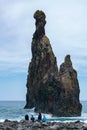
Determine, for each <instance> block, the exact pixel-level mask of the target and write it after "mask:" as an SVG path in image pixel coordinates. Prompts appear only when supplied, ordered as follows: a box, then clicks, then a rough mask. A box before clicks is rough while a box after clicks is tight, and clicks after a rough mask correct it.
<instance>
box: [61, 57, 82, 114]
mask: <svg viewBox="0 0 87 130" xmlns="http://www.w3.org/2000/svg"><path fill="white" fill-rule="evenodd" d="M59 79H60V82H61V83H62V87H63V89H64V90H65V93H64V99H63V106H62V107H64V108H63V109H64V112H66V114H67V115H66V116H80V115H81V109H82V106H81V104H80V102H79V93H80V89H79V83H78V79H77V72H76V70H75V69H73V66H72V62H71V59H70V55H67V56H66V57H65V61H64V63H62V64H61V66H60V71H59Z"/></svg>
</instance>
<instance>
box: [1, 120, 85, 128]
mask: <svg viewBox="0 0 87 130" xmlns="http://www.w3.org/2000/svg"><path fill="white" fill-rule="evenodd" d="M0 130H87V124H86V123H83V122H66V123H61V122H31V121H25V120H21V121H20V122H17V121H10V120H6V121H4V122H1V123H0Z"/></svg>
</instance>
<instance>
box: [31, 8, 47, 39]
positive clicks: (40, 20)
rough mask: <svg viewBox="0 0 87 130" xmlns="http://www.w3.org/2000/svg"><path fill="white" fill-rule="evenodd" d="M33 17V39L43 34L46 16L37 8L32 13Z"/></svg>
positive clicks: (39, 37)
mask: <svg viewBox="0 0 87 130" xmlns="http://www.w3.org/2000/svg"><path fill="white" fill-rule="evenodd" d="M34 18H35V20H36V23H35V25H36V31H35V33H34V35H33V38H34V39H41V38H42V37H43V36H44V35H45V29H44V26H45V24H46V20H45V18H46V16H45V13H44V12H43V11H40V10H37V11H36V12H35V13H34Z"/></svg>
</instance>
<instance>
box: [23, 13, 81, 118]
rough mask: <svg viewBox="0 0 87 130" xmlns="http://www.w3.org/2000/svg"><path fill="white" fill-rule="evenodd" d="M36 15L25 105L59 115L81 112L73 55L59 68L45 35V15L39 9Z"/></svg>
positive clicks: (67, 57)
mask: <svg viewBox="0 0 87 130" xmlns="http://www.w3.org/2000/svg"><path fill="white" fill-rule="evenodd" d="M34 18H35V20H36V23H35V25H36V31H35V33H34V35H33V39H32V45H31V50H32V59H31V62H30V64H29V70H28V76H27V84H26V86H27V94H26V106H25V108H32V107H35V108H36V109H35V110H36V111H37V112H39V111H41V112H46V113H52V114H53V115H58V116H73V115H75V116H78V115H80V114H81V104H80V103H79V84H78V80H77V73H76V71H75V70H74V69H73V67H72V63H71V60H70V56H69V55H68V56H66V58H65V62H64V63H63V64H62V65H61V66H60V71H59V72H58V68H57V61H56V57H55V55H54V53H53V51H52V48H51V45H50V41H49V39H48V37H47V36H46V35H45V29H44V26H45V24H46V20H45V18H46V16H45V14H44V12H42V11H36V12H35V14H34ZM67 101H68V103H67Z"/></svg>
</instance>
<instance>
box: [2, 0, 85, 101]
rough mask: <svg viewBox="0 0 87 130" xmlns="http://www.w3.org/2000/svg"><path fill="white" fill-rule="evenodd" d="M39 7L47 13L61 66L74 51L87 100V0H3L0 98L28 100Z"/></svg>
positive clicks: (50, 33) (81, 86)
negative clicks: (28, 85) (29, 67)
mask: <svg viewBox="0 0 87 130" xmlns="http://www.w3.org/2000/svg"><path fill="white" fill-rule="evenodd" d="M36 10H43V11H44V12H45V14H46V21H47V24H46V26H45V30H46V35H47V36H48V37H49V39H50V43H51V46H52V48H53V51H54V54H55V56H56V57H57V63H58V68H59V65H60V64H61V63H62V62H63V61H64V57H65V56H66V55H67V54H70V55H71V60H72V63H73V67H74V68H75V69H76V70H77V72H78V79H79V85H80V91H81V92H80V99H81V100H87V94H86V92H87V86H86V85H87V0H53V1H51V0H0V100H25V95H26V91H27V90H26V79H27V70H28V65H29V62H30V60H31V41H32V35H33V33H34V31H35V20H34V18H33V14H34V12H35V11H36Z"/></svg>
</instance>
